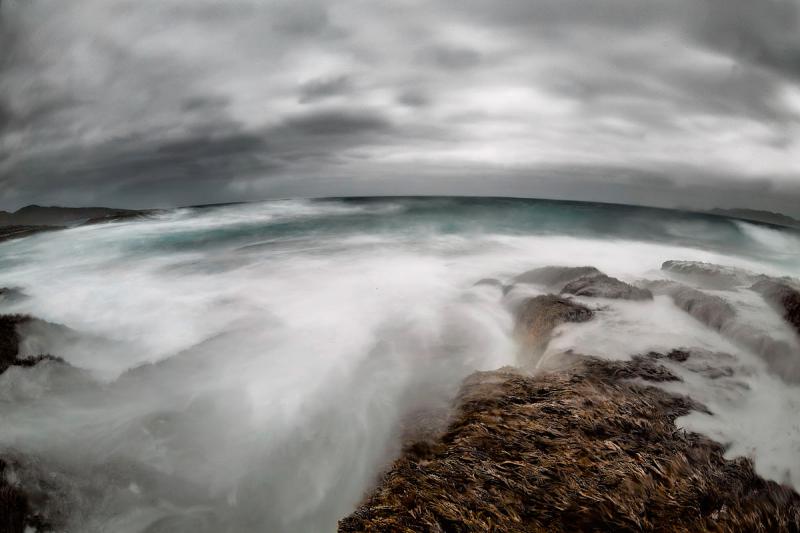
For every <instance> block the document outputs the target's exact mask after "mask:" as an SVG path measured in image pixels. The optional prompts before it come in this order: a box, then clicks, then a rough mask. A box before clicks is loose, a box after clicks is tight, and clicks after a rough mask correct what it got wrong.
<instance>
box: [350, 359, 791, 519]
mask: <svg viewBox="0 0 800 533" xmlns="http://www.w3.org/2000/svg"><path fill="white" fill-rule="evenodd" d="M649 366H650V365H649V363H648V364H646V365H644V367H645V368H648V367H649ZM656 375H657V377H658V379H661V378H663V379H677V378H675V377H674V376H671V374H670V373H669V371H667V370H666V369H664V370H663V371H660V372H658V373H657V374H656ZM630 377H638V378H640V379H651V378H652V375H651V373H650V371H649V370H647V371H645V370H642V369H641V368H637V363H635V362H627V363H626V362H608V361H601V360H597V359H592V358H582V359H581V360H579V361H578V362H577V363H575V364H574V365H573V366H572V367H571V368H568V369H566V370H562V371H559V372H552V373H545V374H541V375H537V376H526V375H522V374H520V373H517V372H513V371H495V372H485V373H478V374H475V375H473V376H472V377H471V378H468V379H467V381H466V382H465V384H464V387H463V389H462V392H461V394H460V397H459V402H458V410H457V415H456V417H455V419H454V421H453V422H452V423H451V425H450V426H449V429H448V431H447V433H446V434H445V435H444V436H443V437H441V438H440V439H438V440H436V441H434V442H428V443H424V444H421V445H419V446H417V447H416V448H414V449H413V450H410V451H409V452H407V453H406V454H405V455H404V456H403V457H401V458H400V459H399V460H397V461H396V462H395V463H394V465H393V466H392V468H391V470H389V472H388V473H387V474H386V475H385V476H384V478H383V479H382V480H381V482H380V484H379V486H378V488H377V489H376V491H375V492H374V493H373V494H372V496H370V497H369V499H367V500H366V501H365V502H364V504H363V505H362V506H361V507H360V508H359V509H358V510H357V511H356V512H354V513H353V514H352V515H350V516H349V517H347V518H345V519H344V520H341V521H340V523H339V531H340V532H347V533H351V532H360V531H409V532H411V531H454V532H467V531H504V532H554V531H555V532H558V531H563V532H573V531H685V532H690V531H691V532H695V531H730V532H734V531H737V532H738V531H797V530H798V528H800V496H798V495H797V494H796V493H795V492H793V491H792V490H791V489H789V488H788V487H784V486H781V485H778V484H776V483H774V482H768V481H764V480H763V479H761V478H760V477H758V476H757V475H756V474H755V472H754V470H753V465H752V463H751V462H750V461H749V460H747V459H737V460H734V461H729V460H726V459H725V458H724V457H723V453H724V449H723V447H722V446H721V445H719V444H716V443H714V442H712V441H710V440H708V439H705V438H703V437H701V436H699V435H696V434H691V433H684V432H681V431H678V430H677V428H676V426H675V419H676V418H677V417H678V416H681V415H684V414H687V413H688V412H689V411H690V410H691V409H694V408H700V406H697V405H695V404H694V403H693V402H692V401H691V400H689V399H686V398H682V397H677V396H673V395H671V394H669V393H666V392H664V391H663V390H660V389H656V388H653V387H647V386H643V385H640V384H634V383H631V382H628V381H627V380H625V379H621V378H630Z"/></svg>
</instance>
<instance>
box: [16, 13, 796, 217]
mask: <svg viewBox="0 0 800 533" xmlns="http://www.w3.org/2000/svg"><path fill="white" fill-rule="evenodd" d="M360 194H488V195H499V196H533V197H551V198H570V199H580V200H598V201H611V202H622V203H644V204H651V205H663V206H686V207H697V208H703V207H713V206H723V207H730V206H741V207H751V208H760V209H772V210H779V211H783V212H786V213H789V214H793V215H800V0H591V1H587V0H458V1H455V0H450V1H445V0H386V1H374V0H329V1H318V0H310V1H305V0H280V1H275V0H226V1H221V0H214V1H212V0H70V1H64V0H0V209H15V208H17V207H20V206H22V205H26V204H29V203H39V204H61V205H99V204H103V205H113V206H120V207H156V206H170V205H188V204H198V203H210V202H225V201H234V200H255V199H262V198H269V197H285V196H320V195H321V196H339V195H360Z"/></svg>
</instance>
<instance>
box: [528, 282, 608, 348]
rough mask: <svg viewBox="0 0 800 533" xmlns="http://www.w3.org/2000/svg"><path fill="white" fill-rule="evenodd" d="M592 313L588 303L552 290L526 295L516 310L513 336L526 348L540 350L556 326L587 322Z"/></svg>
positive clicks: (545, 344)
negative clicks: (565, 296)
mask: <svg viewBox="0 0 800 533" xmlns="http://www.w3.org/2000/svg"><path fill="white" fill-rule="evenodd" d="M593 316H594V313H593V312H592V310H591V309H589V308H588V307H586V306H584V305H581V304H579V303H576V302H573V301H572V300H570V299H568V298H562V297H559V296H555V295H552V294H548V295H543V296H536V297H534V298H528V299H527V300H525V301H524V302H522V304H521V305H520V306H519V308H518V309H517V312H516V336H517V338H518V339H519V341H520V345H521V346H522V347H523V349H524V350H525V351H527V352H532V353H541V352H543V351H544V349H545V347H546V346H547V343H548V342H549V341H550V337H551V335H552V333H553V330H554V329H555V328H556V326H558V325H560V324H563V323H566V322H586V321H587V320H590V319H591V318H592V317H593Z"/></svg>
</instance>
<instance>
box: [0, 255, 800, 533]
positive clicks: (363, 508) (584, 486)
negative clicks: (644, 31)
mask: <svg viewBox="0 0 800 533" xmlns="http://www.w3.org/2000/svg"><path fill="white" fill-rule="evenodd" d="M662 269H663V271H664V272H665V273H667V274H668V275H674V276H673V279H672V280H671V281H666V280H659V281H648V280H639V281H638V282H637V283H635V284H630V283H627V282H625V281H622V280H620V279H617V278H613V277H611V276H608V275H606V274H604V273H602V272H600V271H599V270H597V269H595V268H593V267H579V268H575V267H544V268H539V269H536V270H531V271H529V272H525V273H523V274H520V275H517V276H514V277H512V278H510V279H509V280H508V281H506V282H502V281H499V280H481V281H480V282H478V284H477V285H481V286H486V287H494V288H492V289H488V290H495V291H497V294H498V295H499V297H500V298H502V299H503V301H504V302H506V305H507V306H508V307H509V309H510V310H511V312H512V314H513V317H514V320H515V328H514V334H515V337H516V341H517V344H518V346H519V356H518V364H517V366H516V367H514V368H512V367H505V368H500V369H497V370H494V371H486V372H477V373H475V374H473V375H471V376H469V377H468V378H467V379H465V380H464V382H463V384H462V386H461V389H460V392H459V394H458V396H457V397H456V399H455V401H454V407H453V408H452V411H451V413H450V414H449V415H443V414H442V413H428V414H426V413H424V412H422V413H417V416H416V418H413V419H409V420H408V421H407V423H408V427H407V428H404V430H405V434H406V435H412V436H413V439H411V440H406V441H405V446H404V450H403V453H402V455H401V456H400V457H399V458H397V459H396V461H394V463H393V464H391V465H390V466H389V467H388V468H387V469H386V470H385V473H384V474H383V475H382V477H381V479H380V480H379V481H378V482H377V484H376V486H375V488H374V490H373V491H372V492H371V493H370V494H368V495H366V496H365V499H364V501H363V502H362V504H361V505H360V506H359V507H358V508H357V509H356V510H355V511H354V512H353V513H352V514H351V515H350V516H348V517H346V518H343V519H342V520H341V521H340V522H339V531H342V532H348V533H350V532H356V531H408V532H415V531H464V532H466V531H511V532H538V531H565V532H567V531H609V530H613V531H687V532H689V531H731V532H732V531H800V496H799V495H798V494H797V493H796V492H795V491H794V490H793V489H792V488H791V487H790V486H788V485H781V484H779V483H776V482H774V481H767V480H765V479H763V478H762V477H760V476H759V475H758V474H757V473H756V471H755V468H754V464H753V462H752V460H751V459H749V458H736V459H729V458H726V457H725V451H726V448H725V446H724V445H723V444H721V443H718V442H714V441H713V440H711V439H709V438H706V437H704V436H701V435H699V434H696V433H692V432H688V431H685V430H683V429H681V428H680V427H679V426H678V425H676V420H677V419H678V418H679V417H682V416H685V415H687V414H689V413H691V412H703V413H707V414H709V415H711V414H713V413H710V411H709V409H708V408H707V407H706V406H704V405H702V404H701V403H699V402H698V401H696V400H695V399H693V398H690V397H686V396H682V395H679V394H675V393H673V392H669V391H668V390H666V389H665V388H663V387H661V385H662V384H670V383H678V382H680V381H681V379H682V378H681V376H680V375H679V373H677V372H676V371H675V369H676V368H681V369H683V370H685V371H686V372H690V373H695V374H697V375H702V376H703V377H704V378H707V379H711V380H717V379H719V380H725V379H733V378H734V377H735V375H734V374H735V372H736V370H735V369H733V368H732V367H730V366H729V365H728V362H729V361H728V359H726V356H725V354H710V353H706V352H704V351H703V350H700V349H697V350H695V349H691V348H689V349H686V348H680V349H678V347H677V346H676V349H674V350H672V351H666V352H659V353H656V352H648V353H633V354H621V356H622V357H621V359H620V360H608V359H604V358H599V357H596V356H592V355H591V354H584V353H577V352H574V351H569V350H567V351H561V352H558V353H555V354H554V353H553V352H552V350H548V348H549V347H550V345H551V341H552V340H553V339H554V338H555V337H556V336H557V335H558V332H559V328H561V327H564V326H568V325H569V324H576V325H577V324H584V323H590V322H591V321H594V320H597V319H598V317H599V316H601V315H602V314H603V313H604V312H605V310H604V309H605V308H604V305H603V302H608V301H611V300H628V301H630V302H642V301H648V300H652V299H653V298H654V297H656V296H657V297H660V298H664V297H668V298H670V299H671V300H672V302H673V303H674V305H675V306H676V307H677V308H679V309H682V310H683V311H685V312H686V313H687V314H688V315H690V316H692V317H694V318H695V319H696V320H697V321H699V322H700V323H701V324H703V325H704V327H708V328H710V329H712V330H714V331H718V332H719V333H720V334H722V335H725V336H727V337H728V338H731V339H732V340H733V341H735V342H737V343H738V344H740V345H742V346H746V347H747V348H748V349H751V350H753V351H754V352H758V353H759V355H761V356H762V357H763V358H764V359H765V361H766V363H767V365H768V367H769V368H770V369H771V370H772V371H773V372H775V373H776V374H779V375H781V377H782V379H785V380H786V381H787V382H790V383H792V382H796V381H794V380H795V379H796V376H795V375H794V374H791V373H789V370H793V369H794V370H795V371H796V367H798V366H800V364H798V358H800V353H797V352H796V351H793V350H794V348H793V347H792V346H789V347H788V348H787V347H786V346H784V344H785V343H784V344H781V342H780V341H777V340H775V341H772V343H770V342H768V341H769V340H770V339H769V335H768V333H769V332H764V331H761V330H759V329H758V328H757V327H755V326H752V325H750V324H744V325H746V326H748V327H744V326H743V323H745V322H746V320H745V319H744V318H743V317H741V316H739V314H738V311H737V309H736V307H735V306H734V305H732V304H731V303H730V302H728V301H727V300H726V299H725V298H724V297H721V296H719V295H717V294H713V292H714V291H713V290H706V289H705V288H704V287H719V286H720V285H724V286H735V287H744V290H747V291H751V292H753V293H754V294H757V295H759V297H761V298H763V299H764V301H766V302H767V303H768V304H769V305H770V306H772V307H774V308H775V309H776V310H777V311H778V312H779V314H780V315H781V316H782V317H783V319H784V320H785V322H786V324H788V325H789V326H790V327H791V328H794V331H796V332H797V334H798V335H800V326H799V325H798V320H797V318H798V315H797V313H798V301H800V288H798V286H797V282H796V281H794V280H790V279H778V278H769V277H766V276H761V275H755V274H752V273H749V272H744V271H740V270H737V269H730V268H727V267H720V266H718V265H707V264H703V263H688V262H667V263H665V264H664V265H663V267H662ZM527 286H532V287H537V290H538V292H539V294H536V295H530V294H529V293H527V292H526V291H525V290H520V289H524V288H525V287H527ZM11 298H24V294H23V293H22V292H21V291H19V290H15V289H0V301H2V299H11ZM592 299H599V300H597V301H598V302H599V303H598V304H597V305H594V304H591V303H587V302H590V301H591V300H592ZM34 322H36V319H34V318H32V317H29V316H24V315H0V374H3V373H4V372H6V371H7V370H8V369H11V368H13V367H31V366H35V365H39V364H41V365H45V364H47V365H58V368H61V369H71V370H75V371H77V369H74V368H72V367H70V366H69V364H68V363H66V362H64V361H63V360H62V359H60V358H58V357H56V356H52V355H49V354H42V355H36V356H22V355H21V354H20V342H21V340H22V339H21V337H20V331H24V330H25V328H26V327H29V326H30V324H31V323H34ZM676 342H678V340H676ZM759 350H761V351H760V352H759ZM54 368H55V367H54ZM434 418H435V419H434ZM23 452H24V451H23ZM37 464H38V463H37V462H36V458H33V457H27V456H25V455H24V453H22V454H20V453H18V452H15V451H13V450H3V451H2V452H0V533H26V532H28V531H58V530H61V528H62V526H64V524H66V523H68V521H69V515H70V512H71V510H70V505H72V504H70V503H69V502H73V503H74V502H78V501H79V498H78V499H76V497H74V495H72V496H71V497H65V498H62V497H61V495H59V491H60V490H62V489H61V488H59V487H58V482H57V479H56V478H53V477H52V476H53V475H54V474H52V473H50V474H48V473H47V472H46V469H45V470H42V467H40V466H37ZM95 489H97V490H101V489H100V487H95ZM75 505H78V504H77V503H75Z"/></svg>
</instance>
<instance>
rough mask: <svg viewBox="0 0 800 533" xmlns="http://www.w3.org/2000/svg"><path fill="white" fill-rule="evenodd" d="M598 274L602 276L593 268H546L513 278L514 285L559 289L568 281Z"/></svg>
mask: <svg viewBox="0 0 800 533" xmlns="http://www.w3.org/2000/svg"><path fill="white" fill-rule="evenodd" d="M598 274H602V272H600V271H599V270H597V269H596V268H595V267H593V266H582V267H565V266H546V267H542V268H536V269H534V270H529V271H527V272H523V273H522V274H520V275H519V276H517V277H515V278H514V283H535V284H538V285H546V286H548V287H558V288H561V287H562V286H563V285H564V284H565V283H569V282H570V281H573V280H576V279H578V278H583V277H586V276H596V275H598Z"/></svg>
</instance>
